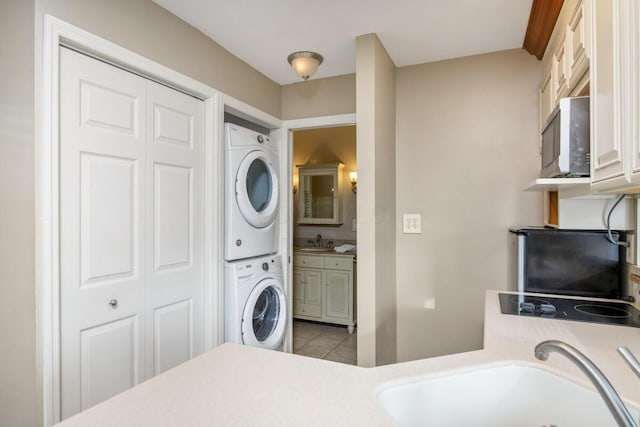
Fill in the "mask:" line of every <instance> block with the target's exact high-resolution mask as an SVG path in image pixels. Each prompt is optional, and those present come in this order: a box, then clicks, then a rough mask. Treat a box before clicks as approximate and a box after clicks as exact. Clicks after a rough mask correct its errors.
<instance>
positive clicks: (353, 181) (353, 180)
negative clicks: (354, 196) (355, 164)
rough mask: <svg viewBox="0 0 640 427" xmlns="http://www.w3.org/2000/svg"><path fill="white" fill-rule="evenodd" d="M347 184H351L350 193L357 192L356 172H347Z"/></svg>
mask: <svg viewBox="0 0 640 427" xmlns="http://www.w3.org/2000/svg"><path fill="white" fill-rule="evenodd" d="M349 182H350V183H351V191H353V192H354V193H357V192H358V172H356V171H351V172H349Z"/></svg>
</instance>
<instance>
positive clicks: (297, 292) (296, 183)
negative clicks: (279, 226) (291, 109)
mask: <svg viewBox="0 0 640 427" xmlns="http://www.w3.org/2000/svg"><path fill="white" fill-rule="evenodd" d="M291 147H292V151H291V152H292V159H291V172H292V182H293V193H294V194H293V198H292V204H291V207H292V212H291V218H292V234H291V235H292V242H293V260H292V263H293V274H292V276H291V277H292V281H291V282H292V287H291V293H292V300H293V301H292V302H293V303H292V308H293V309H292V311H293V321H292V324H293V327H292V339H293V345H292V350H293V352H294V353H295V354H300V355H304V356H310V357H315V358H322V359H327V360H333V361H336V362H342V363H348V364H356V361H357V312H356V306H357V278H356V276H357V275H356V271H357V269H356V265H357V264H356V262H357V257H356V255H357V225H356V224H357V211H356V201H357V154H356V126H355V125H353V124H348V125H342V126H331V127H321V128H306V129H299V130H295V131H293V132H292V142H291ZM352 182H353V183H352Z"/></svg>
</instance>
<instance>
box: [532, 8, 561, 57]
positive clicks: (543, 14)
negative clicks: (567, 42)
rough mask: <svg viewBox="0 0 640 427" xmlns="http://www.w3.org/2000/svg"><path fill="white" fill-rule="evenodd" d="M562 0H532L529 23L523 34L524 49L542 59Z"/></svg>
mask: <svg viewBox="0 0 640 427" xmlns="http://www.w3.org/2000/svg"><path fill="white" fill-rule="evenodd" d="M563 2H564V0H533V4H532V5H531V14H530V15H529V24H528V25H527V32H526V34H525V36H524V43H523V45H522V47H523V48H524V50H526V51H527V52H529V53H530V54H531V55H534V56H535V57H536V58H538V59H542V56H543V55H544V51H545V50H546V49H547V45H548V44H549V39H550V38H551V33H552V32H553V27H555V25H556V21H557V20H558V15H560V9H562V3H563Z"/></svg>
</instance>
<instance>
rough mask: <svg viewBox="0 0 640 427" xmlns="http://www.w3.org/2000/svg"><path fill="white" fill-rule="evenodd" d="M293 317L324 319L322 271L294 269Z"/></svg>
mask: <svg viewBox="0 0 640 427" xmlns="http://www.w3.org/2000/svg"><path fill="white" fill-rule="evenodd" d="M293 315H294V316H300V317H317V318H320V317H322V271H321V270H307V269H299V268H294V269H293Z"/></svg>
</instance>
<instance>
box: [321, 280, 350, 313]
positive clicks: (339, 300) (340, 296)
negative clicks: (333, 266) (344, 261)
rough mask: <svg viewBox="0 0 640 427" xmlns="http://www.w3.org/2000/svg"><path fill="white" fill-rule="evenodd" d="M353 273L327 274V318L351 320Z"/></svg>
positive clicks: (325, 309)
mask: <svg viewBox="0 0 640 427" xmlns="http://www.w3.org/2000/svg"><path fill="white" fill-rule="evenodd" d="M350 284H351V273H350V272H348V271H326V272H325V292H326V297H325V307H324V311H325V316H327V317H337V318H340V319H348V318H349V307H350V306H351V304H350V299H351V298H350V297H351V286H350Z"/></svg>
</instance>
